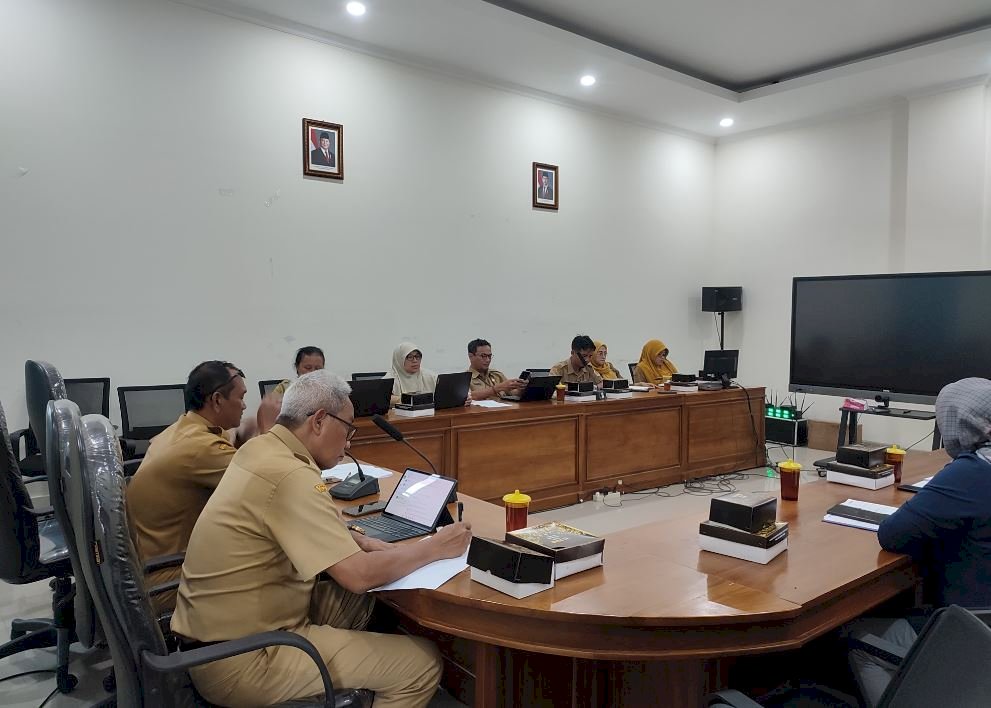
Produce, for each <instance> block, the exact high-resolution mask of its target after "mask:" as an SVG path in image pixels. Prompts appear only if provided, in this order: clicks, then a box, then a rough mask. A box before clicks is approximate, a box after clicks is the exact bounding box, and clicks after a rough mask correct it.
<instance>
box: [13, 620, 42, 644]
mask: <svg viewBox="0 0 991 708" xmlns="http://www.w3.org/2000/svg"><path fill="white" fill-rule="evenodd" d="M51 626H52V621H51V620H48V619H15V620H12V621H11V623H10V638H11V639H17V638H18V637H23V636H24V635H25V634H30V633H31V632H41V631H44V630H46V629H49V628H50V627H51Z"/></svg>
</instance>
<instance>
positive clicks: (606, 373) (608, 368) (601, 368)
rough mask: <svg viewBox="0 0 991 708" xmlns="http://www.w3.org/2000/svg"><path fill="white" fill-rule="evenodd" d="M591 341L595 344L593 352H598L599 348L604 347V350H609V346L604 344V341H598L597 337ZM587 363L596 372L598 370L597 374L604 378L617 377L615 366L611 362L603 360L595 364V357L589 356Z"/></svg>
mask: <svg viewBox="0 0 991 708" xmlns="http://www.w3.org/2000/svg"><path fill="white" fill-rule="evenodd" d="M592 343H593V344H594V345H595V353H596V354H598V353H599V350H600V349H605V350H606V351H608V350H609V348H608V347H607V346H606V343H605V342H600V341H599V340H598V339H596V340H595V341H594V342H592ZM588 363H589V365H590V366H591V367H592V368H593V369H595V370H596V371H597V372H599V376H601V377H602V378H604V379H618V378H619V374H617V373H616V368H615V367H614V366H613V365H612V364H610V363H609V362H608V361H605V362H603V363H602V364H596V363H595V357H594V356H593V357H591V358H590V359H589V362H588Z"/></svg>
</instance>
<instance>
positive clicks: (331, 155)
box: [303, 118, 344, 179]
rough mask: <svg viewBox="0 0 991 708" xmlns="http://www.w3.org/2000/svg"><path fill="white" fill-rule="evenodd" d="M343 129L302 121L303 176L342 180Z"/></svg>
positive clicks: (317, 121) (317, 122)
mask: <svg viewBox="0 0 991 708" xmlns="http://www.w3.org/2000/svg"><path fill="white" fill-rule="evenodd" d="M343 136H344V127H343V126H341V125H340V124H338V123H326V122H324V121H319V120H313V119H312V118H304V119H303V174H304V175H307V176H309V177H323V178H326V179H344V137H343Z"/></svg>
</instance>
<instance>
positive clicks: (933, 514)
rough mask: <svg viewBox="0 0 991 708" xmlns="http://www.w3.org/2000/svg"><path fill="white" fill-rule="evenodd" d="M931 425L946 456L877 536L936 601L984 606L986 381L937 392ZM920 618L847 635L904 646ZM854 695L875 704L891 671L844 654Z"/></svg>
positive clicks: (990, 570)
mask: <svg viewBox="0 0 991 708" xmlns="http://www.w3.org/2000/svg"><path fill="white" fill-rule="evenodd" d="M936 424H937V425H938V426H939V432H940V435H942V437H943V445H944V447H945V448H946V453H947V454H948V455H949V456H950V457H952V458H953V459H952V460H951V461H950V462H949V463H948V464H947V465H946V466H945V467H944V468H943V469H942V470H940V471H939V473H938V474H936V475H935V476H934V477H933V478H932V479H931V480H930V481H929V483H928V484H926V486H924V487H923V488H922V489H921V490H920V491H919V493H918V494H916V495H915V496H913V497H912V498H911V499H909V500H908V501H907V502H905V503H904V504H903V505H902V506H901V508H899V509H898V511H896V512H895V513H893V514H892V515H891V516H889V517H888V518H887V519H885V520H884V521H883V522H882V523H881V525H880V528H878V532H877V538H878V542H879V543H880V544H881V547H882V548H884V549H885V550H886V551H893V552H895V553H907V554H908V555H910V556H912V558H913V559H914V560H915V561H916V562H917V563H918V564H919V565H920V567H921V568H922V569H923V571H924V572H925V574H926V575H927V576H929V577H931V578H932V579H933V580H935V585H936V592H937V596H936V598H935V603H936V605H937V606H938V607H944V606H946V605H951V604H953V605H960V606H962V607H969V608H978V607H991V381H989V380H988V379H979V378H968V379H961V380H960V381H955V382H954V383H951V384H948V385H947V386H945V387H944V388H943V390H942V391H940V392H939V396H937V397H936ZM924 619H925V617H910V618H908V619H896V620H891V619H879V618H867V619H863V620H858V621H857V622H855V623H854V624H853V625H851V631H850V634H852V635H853V636H857V634H858V633H869V634H874V635H876V636H878V637H880V638H881V639H884V640H886V641H889V642H892V643H894V644H896V645H898V646H900V647H902V648H905V649H907V648H908V647H910V646H912V643H913V642H914V641H915V639H916V637H917V636H918V630H919V629H921V626H922V624H923V623H924V622H923V621H924ZM850 666H851V668H852V669H853V672H854V675H855V676H856V678H857V683H858V684H859V686H860V689H861V694H862V695H863V697H864V699H865V700H866V701H867V704H868V705H870V706H873V705H876V704H877V702H878V700H879V699H880V698H881V695H882V694H883V693H884V689H885V688H886V687H887V685H888V682H889V681H890V680H891V677H892V676H893V675H894V672H895V670H894V669H893V668H891V667H890V665H888V664H885V663H883V662H881V660H879V659H877V658H875V657H874V656H872V655H870V654H868V653H867V652H866V651H863V650H855V651H852V652H851V653H850Z"/></svg>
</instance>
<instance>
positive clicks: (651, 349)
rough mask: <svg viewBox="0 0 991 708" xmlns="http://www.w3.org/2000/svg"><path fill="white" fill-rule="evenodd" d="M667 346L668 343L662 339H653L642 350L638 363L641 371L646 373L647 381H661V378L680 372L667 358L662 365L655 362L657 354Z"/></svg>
mask: <svg viewBox="0 0 991 708" xmlns="http://www.w3.org/2000/svg"><path fill="white" fill-rule="evenodd" d="M667 348H668V345H667V344H665V343H664V342H662V341H661V340H660V339H651V340H650V341H648V342H647V343H646V344H644V345H643V349H641V350H640V361H639V362H638V363H637V367H639V369H640V373H642V374H643V375H644V378H645V379H646V381H647V383H660V381H661V379H663V378H665V377H667V378H670V377H671V375H672V374H677V373H678V367H677V366H675V365H674V364H673V363H672V362H671V361H670V360H668V359H665V360H664V363H663V364H662V365H661V366H658V365H657V364H655V363H654V359H656V358H657V355H658V354H660V353H661V352H662V351H664V350H665V349H667Z"/></svg>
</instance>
